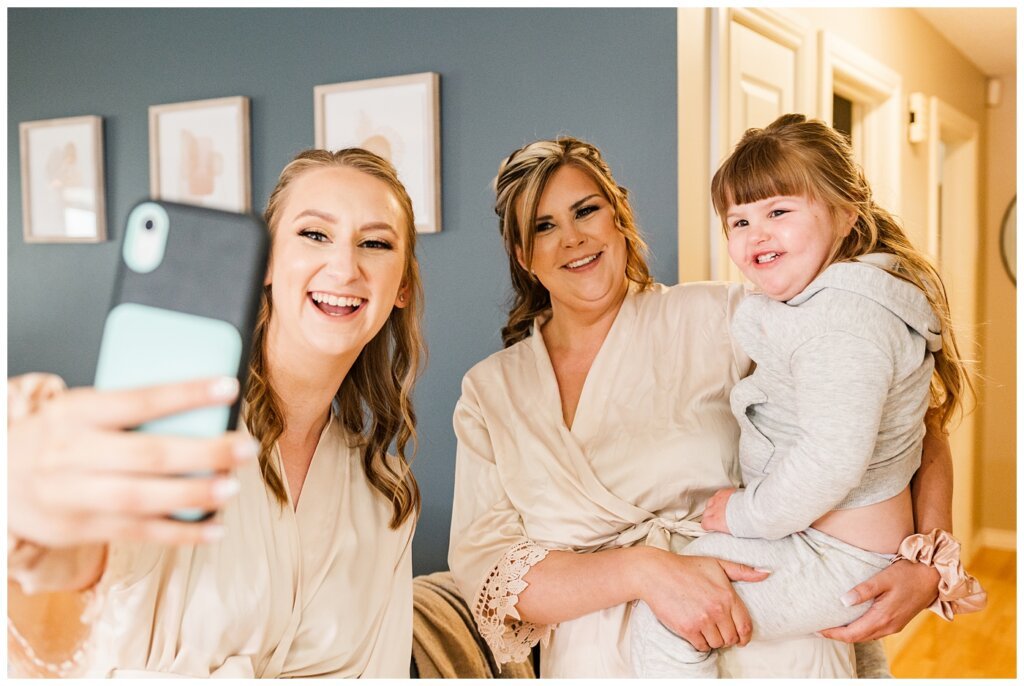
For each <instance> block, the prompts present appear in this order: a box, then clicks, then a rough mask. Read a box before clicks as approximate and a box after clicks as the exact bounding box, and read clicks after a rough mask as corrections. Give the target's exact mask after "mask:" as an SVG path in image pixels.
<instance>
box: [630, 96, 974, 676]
mask: <svg viewBox="0 0 1024 686" xmlns="http://www.w3.org/2000/svg"><path fill="white" fill-rule="evenodd" d="M711 193H712V197H713V200H714V204H715V209H716V211H717V212H718V214H719V216H720V217H721V218H722V224H723V227H724V229H725V232H726V235H727V236H728V240H729V256H730V258H731V259H732V260H733V262H735V263H736V265H737V266H739V268H740V270H741V271H742V272H743V274H744V275H745V276H746V277H747V278H748V279H749V280H750V281H751V282H753V284H754V286H755V287H756V289H757V290H758V291H760V293H761V294H760V295H751V296H749V297H747V298H746V299H745V300H744V302H743V303H742V304H741V305H740V307H739V308H738V309H737V312H736V314H735V317H734V319H733V322H732V327H731V329H732V334H733V337H734V338H735V340H736V342H737V343H738V344H739V346H740V347H741V348H742V349H743V350H744V351H745V352H746V353H747V354H748V355H749V356H750V357H751V359H752V360H753V361H754V362H755V363H756V370H755V371H754V373H753V374H751V375H750V376H749V377H747V378H746V379H743V380H742V381H740V382H739V383H738V384H736V386H735V387H734V388H733V390H732V394H731V398H730V400H731V405H732V410H733V413H734V414H735V416H736V418H737V420H738V421H739V423H740V445H739V452H740V454H739V457H740V464H741V468H742V474H743V482H744V484H745V487H744V488H742V489H733V488H730V489H722V490H720V491H718V492H716V493H715V494H714V495H713V496H712V497H711V499H710V500H709V502H708V505H707V507H706V509H705V512H704V517H703V521H702V527H703V528H704V529H705V530H707V531H714V532H720V533H711V534H708V535H705V536H703V537H701V538H699V539H697V540H696V541H694V542H693V543H692V544H691V545H689V546H688V547H687V548H686V550H685V552H684V554H686V555H706V556H711V557H717V558H723V559H728V560H733V561H736V562H742V563H745V564H750V565H757V566H758V567H761V568H768V569H769V570H770V571H771V576H769V577H768V578H767V580H765V581H762V582H758V583H746V584H742V583H741V584H736V585H735V590H736V592H737V593H738V594H739V596H740V598H741V599H742V600H743V602H744V604H745V605H746V607H747V609H748V610H749V612H750V616H751V620H752V622H753V637H754V638H755V639H771V638H782V637H787V636H796V635H801V634H810V633H813V632H816V631H820V630H822V629H827V628H830V627H834V626H839V625H843V624H848V623H850V622H852V621H853V620H855V619H857V618H858V617H860V616H861V615H862V614H864V612H865V611H866V610H867V609H868V607H869V606H870V603H863V604H860V605H853V606H852V607H851V606H850V605H852V602H851V601H850V599H849V596H847V595H845V594H846V593H847V592H848V591H849V589H851V588H853V587H854V586H856V585H857V584H859V583H861V582H863V581H865V580H866V579H868V578H869V577H871V576H873V575H874V574H876V573H877V572H878V571H879V570H881V569H883V568H885V567H886V566H888V565H889V564H890V563H891V562H892V561H893V560H894V559H899V558H901V557H903V558H907V559H912V560H920V561H923V562H926V563H927V562H929V561H931V560H933V559H934V560H935V562H934V564H935V566H936V567H937V568H939V572H940V575H941V576H942V581H941V582H940V593H939V601H940V606H941V610H942V614H944V616H946V618H947V619H951V618H952V613H956V612H972V611H976V610H980V609H981V608H983V607H984V605H985V592H984V591H983V590H982V589H981V586H980V585H979V584H978V582H977V580H975V579H974V578H973V577H970V576H967V575H966V574H964V572H963V568H962V567H961V566H960V564H959V560H958V553H959V544H958V543H957V542H956V541H955V539H953V538H952V537H951V536H950V535H949V534H948V533H947V532H944V531H940V530H938V529H936V530H935V531H933V532H932V533H931V534H929V535H927V536H926V535H922V534H916V535H911V534H913V532H914V519H913V512H912V509H911V507H912V506H911V498H910V488H909V483H910V479H911V477H912V476H913V475H914V472H915V471H916V470H917V467H918V465H919V464H920V460H921V446H922V439H923V437H924V434H925V426H924V415H925V412H926V411H927V409H928V407H929V404H931V405H935V406H938V408H939V409H940V414H941V423H942V427H943V428H945V426H946V425H947V424H948V423H949V421H950V419H951V418H952V415H953V413H954V411H955V410H956V409H957V408H958V407H959V406H960V405H961V401H962V398H963V394H964V390H965V386H966V384H967V376H966V374H965V370H964V366H963V363H962V362H961V360H960V358H959V356H958V353H957V347H956V342H955V340H954V338H953V333H952V330H951V327H950V322H949V306H948V304H947V302H946V297H945V292H944V288H943V285H942V282H941V280H940V278H939V276H938V274H937V273H936V271H935V270H934V268H932V267H931V266H930V265H929V264H928V261H927V260H926V259H925V257H924V256H923V255H921V253H919V252H918V251H917V250H915V249H914V248H913V246H912V245H911V244H910V242H909V241H908V239H907V237H906V235H905V234H904V232H903V230H902V229H901V228H900V226H899V225H898V224H897V223H896V221H895V219H894V218H893V217H892V216H891V215H890V214H889V213H888V212H886V211H885V210H883V209H882V208H880V207H878V206H877V205H876V204H875V203H874V201H873V200H872V198H871V190H870V188H869V187H868V185H867V182H866V181H865V179H864V176H863V174H862V173H861V171H860V170H859V168H858V167H857V165H856V164H855V163H854V162H853V156H852V151H851V149H850V146H849V144H848V143H847V141H846V139H845V138H844V137H843V136H842V135H841V134H839V133H838V132H836V131H835V130H834V129H832V128H831V127H829V126H827V125H825V124H824V123H822V122H819V121H807V120H806V119H805V117H804V116H803V115H798V114H790V115H785V116H783V117H780V118H779V119H778V120H776V121H775V122H773V123H772V124H771V125H769V126H768V127H767V128H765V129H751V130H749V131H747V133H746V134H745V135H744V137H743V139H742V140H741V141H740V143H739V144H738V145H737V146H736V149H735V150H734V151H733V153H732V155H731V156H730V157H729V158H728V159H727V160H726V161H725V163H724V164H723V165H722V166H721V168H719V170H718V172H717V173H716V174H715V177H714V179H713V181H712V186H711ZM950 557H952V560H951V562H948V563H946V564H940V563H939V560H946V559H949V558H950ZM631 645H632V658H631V659H632V663H633V666H634V668H635V670H636V672H637V675H638V676H643V677H652V676H691V677H716V676H718V673H717V667H716V655H715V652H714V651H707V652H702V651H699V650H696V649H695V648H693V646H691V645H690V644H689V643H688V642H686V641H684V640H683V639H681V638H678V637H677V636H675V635H674V634H673V633H672V632H671V631H669V630H668V629H667V628H665V627H664V626H663V625H661V624H660V623H659V622H658V620H657V619H656V618H655V617H654V615H653V614H652V613H651V611H650V609H649V608H647V606H646V605H644V604H642V603H641V604H638V606H637V607H636V608H635V611H634V614H633V617H632V619H631Z"/></svg>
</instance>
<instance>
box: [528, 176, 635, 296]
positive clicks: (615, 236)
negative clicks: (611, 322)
mask: <svg viewBox="0 0 1024 686" xmlns="http://www.w3.org/2000/svg"><path fill="white" fill-rule="evenodd" d="M520 216H523V213H521V214H520ZM534 231H535V236H534V241H533V259H532V260H531V263H530V264H528V265H527V264H525V263H524V261H523V256H522V254H520V255H519V261H520V264H522V265H523V267H524V268H526V269H529V270H531V271H532V272H533V273H534V275H535V276H536V278H537V279H538V280H539V281H540V282H541V284H543V286H544V287H545V288H546V289H547V290H548V292H549V293H550V294H551V304H552V306H553V307H559V306H567V307H571V308H573V309H589V308H592V307H594V306H595V305H597V306H601V307H604V306H607V305H609V304H611V303H613V302H614V301H615V300H617V299H619V298H621V297H622V296H623V294H624V293H625V291H626V237H625V236H624V235H623V233H622V232H621V231H620V230H619V228H618V226H617V225H616V223H615V211H614V209H613V207H612V205H611V203H610V202H609V201H608V200H607V199H606V198H605V196H604V193H603V192H602V191H601V187H600V186H599V185H598V184H597V182H596V181H595V180H594V179H593V178H592V177H591V176H590V175H589V174H588V173H587V172H585V171H583V170H582V169H580V168H579V167H576V166H573V165H571V164H566V165H563V166H562V167H560V168H559V169H558V170H556V171H555V173H554V174H552V175H551V178H550V179H549V180H548V182H547V184H546V185H545V187H544V191H543V192H542V193H541V195H540V200H539V202H538V203H537V217H536V219H535V221H534Z"/></svg>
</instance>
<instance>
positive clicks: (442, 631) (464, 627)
mask: <svg viewBox="0 0 1024 686" xmlns="http://www.w3.org/2000/svg"><path fill="white" fill-rule="evenodd" d="M412 587H413V614H412V622H413V624H412V659H413V666H414V667H415V669H416V670H418V672H419V677H420V678H422V679H437V678H442V679H444V678H483V679H487V678H500V679H532V678H534V677H535V674H534V670H533V665H532V664H531V662H530V661H529V660H526V661H524V662H512V663H508V664H505V665H502V668H501V671H500V672H499V671H498V665H497V664H496V663H495V661H494V658H493V657H492V656H491V651H490V650H489V649H488V648H487V645H486V644H485V643H484V641H483V639H482V638H480V634H478V633H477V629H476V624H475V623H474V621H473V616H472V614H471V613H470V611H469V607H467V605H466V603H465V601H464V600H463V599H462V596H461V595H459V591H458V589H457V588H456V587H455V581H454V580H453V579H452V575H451V572H435V573H433V574H427V575H425V576H418V577H416V578H414V579H413V581H412Z"/></svg>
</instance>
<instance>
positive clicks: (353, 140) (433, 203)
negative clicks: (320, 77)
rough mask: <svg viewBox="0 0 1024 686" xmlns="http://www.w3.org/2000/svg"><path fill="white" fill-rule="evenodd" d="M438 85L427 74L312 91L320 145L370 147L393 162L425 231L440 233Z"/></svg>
mask: <svg viewBox="0 0 1024 686" xmlns="http://www.w3.org/2000/svg"><path fill="white" fill-rule="evenodd" d="M439 82H440V76H439V75H438V74H437V73H436V72H424V73H422V74H409V75H406V76H392V77H389V78H382V79H368V80H365V81H349V82H346V83H333V84H328V85H323V86H316V87H315V88H314V89H313V99H314V108H313V109H314V117H315V121H314V127H315V141H316V147H318V148H326V149H328V150H338V149H340V148H348V147H360V148H366V149H367V150H370V151H371V152H375V153H377V154H378V155H380V156H381V157H384V158H385V159H387V160H388V161H390V162H391V163H392V164H393V165H394V166H395V169H397V170H398V178H399V179H401V181H402V183H403V184H404V185H405V188H406V190H408V191H409V196H410V197H411V198H412V207H413V213H414V215H415V221H416V231H418V232H420V233H436V232H438V231H440V230H441V125H440V109H439V104H440V103H439V97H438V91H439V88H438V86H439Z"/></svg>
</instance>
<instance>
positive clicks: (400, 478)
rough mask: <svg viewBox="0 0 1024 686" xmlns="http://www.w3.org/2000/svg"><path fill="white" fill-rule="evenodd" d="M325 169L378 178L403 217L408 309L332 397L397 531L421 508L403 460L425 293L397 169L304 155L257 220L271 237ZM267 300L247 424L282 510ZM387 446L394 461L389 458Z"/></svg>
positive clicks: (412, 436)
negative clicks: (312, 176) (301, 188)
mask: <svg viewBox="0 0 1024 686" xmlns="http://www.w3.org/2000/svg"><path fill="white" fill-rule="evenodd" d="M330 167H349V168H352V169H356V170H358V171H361V172H363V173H365V174H369V175H370V176H372V177H374V178H377V179H380V180H381V181H383V182H384V183H385V184H387V186H388V188H389V189H390V190H391V193H392V194H393V196H394V198H395V200H396V201H397V203H398V206H399V208H400V212H401V218H402V222H401V224H402V226H401V227H396V228H397V229H398V231H400V232H402V233H403V234H404V237H405V243H406V246H407V249H406V253H405V267H404V270H403V275H402V284H403V288H404V289H405V291H406V293H407V296H406V297H407V299H408V302H407V304H406V306H405V307H404V308H397V307H396V308H394V309H392V311H391V314H390V315H389V316H388V319H387V321H386V322H385V323H384V327H383V328H382V329H381V330H380V331H379V332H378V333H377V335H376V336H374V337H373V339H372V340H371V341H370V342H369V343H368V344H367V345H366V347H365V348H363V350H362V352H361V353H360V354H359V357H358V358H356V361H355V363H354V364H353V365H352V368H351V369H350V370H349V373H348V374H347V375H346V376H345V380H344V381H342V384H341V387H340V388H339V389H338V392H337V393H336V394H335V399H336V400H337V403H338V406H339V407H340V413H339V420H340V421H341V422H342V425H343V426H344V427H345V430H346V432H347V433H348V435H349V436H350V437H351V440H355V441H356V445H357V446H359V447H360V448H361V449H362V461H363V468H364V470H365V472H366V477H367V479H368V480H369V482H370V485H372V486H373V487H374V488H375V489H377V490H378V491H379V492H380V493H381V494H382V495H383V496H384V497H385V498H387V499H388V500H389V501H390V502H391V505H392V516H391V521H390V526H391V528H392V529H396V528H398V527H399V525H401V524H402V523H403V522H404V521H405V520H406V519H408V518H409V517H410V516H415V515H416V514H417V513H418V512H419V509H420V492H419V487H418V486H417V484H416V478H415V477H414V476H413V473H412V470H411V469H410V468H409V459H408V458H407V457H406V448H407V446H408V444H409V442H410V441H412V443H413V446H412V448H413V450H412V451H411V452H415V445H416V414H415V412H414V411H413V407H412V389H413V385H414V384H415V382H416V378H417V376H418V375H419V372H420V369H421V364H422V360H423V359H424V358H425V355H426V350H425V346H424V343H423V336H422V333H421V331H420V308H421V303H422V301H423V287H422V285H421V283H420V274H419V266H418V264H417V262H416V255H415V247H416V229H415V226H414V224H413V211H412V201H411V200H410V199H409V194H408V193H407V192H406V190H405V187H404V186H403V185H402V183H401V181H399V180H398V174H397V172H396V171H395V168H394V167H393V166H391V164H390V163H389V162H388V161H387V160H385V159H383V158H382V157H379V156H377V155H375V154H373V153H372V152H368V151H366V150H363V149H361V148H346V149H344V150H338V151H337V152H329V151H327V150H305V151H303V152H301V153H299V154H298V155H297V156H296V157H295V159H293V160H292V161H291V162H290V163H288V165H287V166H286V167H285V168H284V170H283V171H282V172H281V176H280V178H279V179H278V180H277V186H275V187H274V191H273V192H272V193H271V194H270V199H269V200H268V201H267V209H266V211H265V212H264V214H263V218H264V221H266V223H267V226H268V227H269V229H270V232H271V236H273V235H274V233H275V232H276V231H277V225H278V222H279V221H280V218H281V217H280V215H281V211H282V208H283V206H284V204H285V200H286V198H287V193H288V187H289V186H290V185H291V184H292V182H294V181H295V180H296V179H297V178H299V177H301V176H302V175H303V174H305V173H306V172H308V171H310V170H314V169H323V168H330ZM270 293H271V286H266V287H265V288H264V291H263V296H262V298H261V302H260V312H259V317H258V319H257V322H256V329H255V332H254V334H253V349H252V356H251V361H250V363H249V382H248V388H247V391H246V395H245V401H246V415H245V423H246V426H247V427H248V428H249V432H250V433H251V434H252V436H253V437H255V438H256V439H257V440H258V441H259V444H260V451H259V463H260V469H261V471H262V473H263V480H264V482H265V483H266V485H267V488H268V489H270V491H271V492H272V493H273V494H274V495H275V496H276V497H277V500H278V502H279V503H280V504H281V505H282V506H284V505H286V504H287V502H288V497H287V495H286V492H285V488H284V483H283V481H282V475H281V474H279V473H278V470H277V468H276V467H275V465H274V463H273V461H272V460H271V453H272V450H273V447H274V444H275V443H276V442H277V440H278V438H280V436H281V433H282V432H283V431H284V415H283V413H282V411H281V401H280V398H279V397H278V396H277V394H276V393H275V392H274V388H273V386H272V385H271V383H270V377H269V376H268V374H267V329H268V326H269V324H270V318H271V317H272V316H273V309H272V299H271V297H270ZM392 442H394V444H395V448H396V451H397V453H398V458H399V459H398V460H388V459H387V451H388V447H389V446H390V445H391V443H392Z"/></svg>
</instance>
